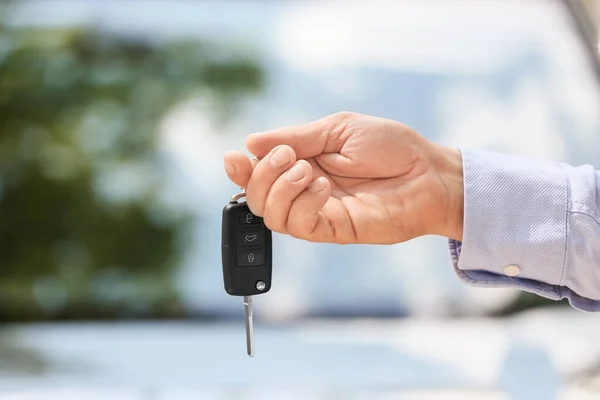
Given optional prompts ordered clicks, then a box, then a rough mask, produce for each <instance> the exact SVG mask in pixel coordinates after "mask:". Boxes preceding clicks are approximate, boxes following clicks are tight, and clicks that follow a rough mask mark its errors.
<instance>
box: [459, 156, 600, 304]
mask: <svg viewBox="0 0 600 400" xmlns="http://www.w3.org/2000/svg"><path fill="white" fill-rule="evenodd" d="M461 154H462V156H463V172H464V195H465V198H464V227H463V238H462V239H463V240H462V242H459V241H456V240H450V242H449V246H450V254H451V257H452V262H453V265H454V269H455V271H456V273H457V274H458V276H459V278H460V279H461V280H463V281H464V282H466V283H468V284H470V285H473V286H479V287H503V288H507V287H512V288H517V289H520V290H524V291H527V292H532V293H536V294H538V295H540V296H543V297H546V298H549V299H554V300H560V299H563V298H567V299H568V300H569V302H570V303H571V305H572V306H573V307H575V308H577V309H580V310H583V311H589V312H598V311H600V223H599V221H600V213H599V207H600V173H599V172H598V171H595V170H594V168H593V167H592V166H590V165H583V166H580V167H573V166H569V165H565V164H559V163H544V162H536V161H533V160H529V159H526V158H522V157H518V156H512V155H506V154H499V153H493V152H488V151H483V150H470V149H461Z"/></svg>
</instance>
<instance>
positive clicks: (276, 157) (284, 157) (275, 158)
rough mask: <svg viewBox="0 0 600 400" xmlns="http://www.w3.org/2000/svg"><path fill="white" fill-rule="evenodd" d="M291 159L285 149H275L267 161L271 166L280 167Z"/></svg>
mask: <svg viewBox="0 0 600 400" xmlns="http://www.w3.org/2000/svg"><path fill="white" fill-rule="evenodd" d="M290 161H291V158H290V153H289V152H288V151H286V150H285V149H277V150H276V151H275V153H273V155H271V159H270V160H269V163H270V164H271V166H272V167H273V168H281V167H283V166H284V165H286V164H287V163H289V162H290Z"/></svg>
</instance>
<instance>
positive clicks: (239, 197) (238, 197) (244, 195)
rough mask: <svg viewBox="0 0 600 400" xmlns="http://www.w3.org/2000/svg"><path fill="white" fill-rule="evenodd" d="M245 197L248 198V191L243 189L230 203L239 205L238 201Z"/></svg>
mask: <svg viewBox="0 0 600 400" xmlns="http://www.w3.org/2000/svg"><path fill="white" fill-rule="evenodd" d="M243 197H246V191H245V190H244V189H242V192H241V193H237V194H234V195H233V197H232V198H231V200H230V201H229V202H230V203H237V201H238V200H239V199H241V198H243Z"/></svg>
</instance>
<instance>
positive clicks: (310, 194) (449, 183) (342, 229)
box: [225, 112, 463, 244]
mask: <svg viewBox="0 0 600 400" xmlns="http://www.w3.org/2000/svg"><path fill="white" fill-rule="evenodd" d="M246 147H247V148H248V150H249V151H250V153H252V154H254V155H255V156H256V157H257V158H258V159H260V161H257V160H250V159H249V158H248V157H247V156H246V155H245V154H244V153H242V152H237V151H230V152H228V153H227V154H226V155H225V169H226V171H227V174H228V176H229V178H230V179H231V180H232V181H233V182H234V183H235V184H237V185H238V186H240V187H243V188H246V201H247V202H248V206H249V207H250V210H251V211H252V212H253V213H254V214H256V215H258V216H262V217H263V218H264V222H265V225H266V226H267V227H268V228H269V229H271V230H273V231H274V232H279V233H283V234H289V235H292V236H294V237H296V238H300V239H304V240H309V241H313V242H329V243H339V244H350V243H363V244H393V243H400V242H404V241H407V240H410V239H413V238H415V237H418V236H422V235H427V234H436V235H442V236H446V237H449V238H453V239H457V240H461V238H462V220H463V182H462V160H461V156H460V153H459V151H458V150H454V149H449V148H446V147H443V146H440V145H438V144H435V143H432V142H430V141H428V140H427V139H425V138H424V137H422V136H420V135H419V134H417V133H416V132H415V131H414V130H412V129H411V128H409V127H407V126H405V125H403V124H401V123H398V122H395V121H392V120H387V119H382V118H376V117H371V116H366V115H361V114H354V113H346V112H344V113H338V114H334V115H331V116H328V117H325V118H323V119H320V120H317V121H314V122H311V123H309V124H306V125H301V126H295V127H286V128H281V129H277V130H274V131H270V132H264V133H257V134H252V135H250V136H248V138H247V139H246Z"/></svg>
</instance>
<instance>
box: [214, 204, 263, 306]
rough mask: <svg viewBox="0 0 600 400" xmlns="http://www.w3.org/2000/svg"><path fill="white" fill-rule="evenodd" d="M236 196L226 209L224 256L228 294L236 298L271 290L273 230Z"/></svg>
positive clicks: (223, 241)
mask: <svg viewBox="0 0 600 400" xmlns="http://www.w3.org/2000/svg"><path fill="white" fill-rule="evenodd" d="M241 197H243V194H240V195H237V196H234V198H233V199H232V200H231V202H230V203H229V204H227V205H226V206H225V208H224V209H223V222H222V238H221V254H222V257H221V258H222V260H223V281H224V284H225V291H226V292H227V293H228V294H230V295H232V296H253V295H257V294H262V293H266V292H268V291H269V290H270V289H271V276H272V255H273V254H272V245H271V231H270V230H269V229H268V228H267V227H266V226H265V224H264V222H263V219H262V218H260V217H257V216H256V215H254V214H252V212H250V209H249V208H248V205H247V204H246V202H238V200H239V198H241Z"/></svg>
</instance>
